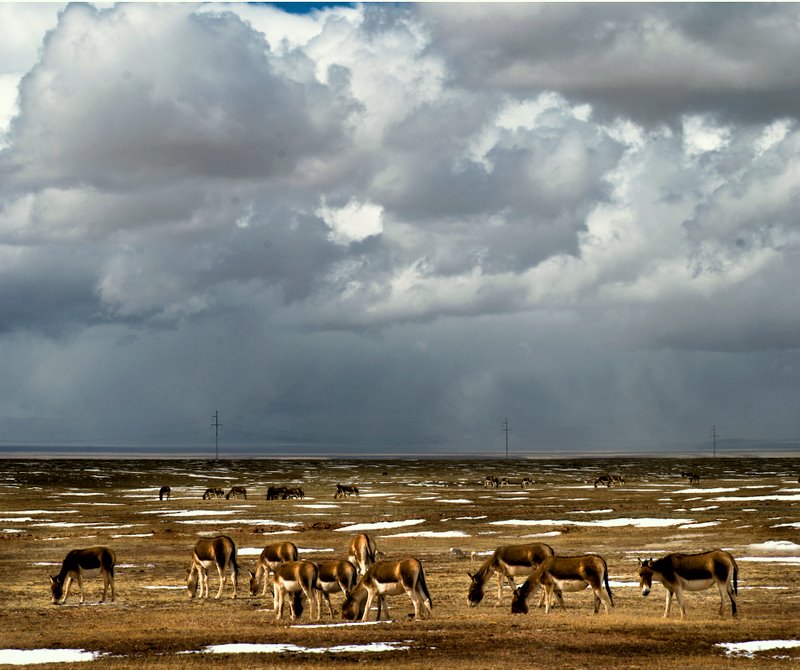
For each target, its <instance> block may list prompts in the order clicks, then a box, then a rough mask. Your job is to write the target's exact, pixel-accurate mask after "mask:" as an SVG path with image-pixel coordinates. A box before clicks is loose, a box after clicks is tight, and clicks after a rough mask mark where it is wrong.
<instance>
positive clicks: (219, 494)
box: [203, 488, 225, 500]
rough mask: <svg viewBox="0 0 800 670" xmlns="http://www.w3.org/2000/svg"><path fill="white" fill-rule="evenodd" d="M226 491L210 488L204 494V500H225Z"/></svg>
mask: <svg viewBox="0 0 800 670" xmlns="http://www.w3.org/2000/svg"><path fill="white" fill-rule="evenodd" d="M224 497H225V491H223V490H222V489H216V488H208V489H206V492H205V493H204V494H203V500H211V498H224Z"/></svg>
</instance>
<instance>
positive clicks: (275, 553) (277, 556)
mask: <svg viewBox="0 0 800 670" xmlns="http://www.w3.org/2000/svg"><path fill="white" fill-rule="evenodd" d="M297 556H298V552H297V545H295V544H294V542H276V543H275V544H268V545H267V546H266V547H264V549H262V550H261V555H260V556H259V557H258V561H256V571H255V572H250V595H253V596H255V595H257V594H258V591H259V590H260V591H261V595H262V596H265V595H267V587H268V586H269V573H270V572H272V571H273V570H274V569H275V566H277V565H280V564H281V563H286V561H296V560H297Z"/></svg>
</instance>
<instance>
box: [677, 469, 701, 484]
mask: <svg viewBox="0 0 800 670" xmlns="http://www.w3.org/2000/svg"><path fill="white" fill-rule="evenodd" d="M681 477H683V478H684V479H688V480H689V483H690V484H699V483H700V475H698V474H697V473H696V472H681Z"/></svg>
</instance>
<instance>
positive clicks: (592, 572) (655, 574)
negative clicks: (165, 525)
mask: <svg viewBox="0 0 800 670" xmlns="http://www.w3.org/2000/svg"><path fill="white" fill-rule="evenodd" d="M681 476H682V477H684V478H686V479H688V480H689V481H690V482H692V483H695V482H699V479H700V478H699V476H698V475H697V474H696V473H694V472H683V473H681ZM799 481H800V480H799ZM532 483H533V482H532V481H531V480H530V479H529V478H524V479H522V480H521V481H519V482H516V481H515V482H510V481H509V480H508V479H506V478H502V479H498V478H497V477H494V476H492V475H488V476H487V477H486V478H485V480H484V482H483V484H484V486H486V487H492V488H494V487H500V486H511V485H512V484H513V485H519V486H522V487H523V488H524V487H526V486H528V485H530V484H532ZM624 483H625V479H624V477H622V476H621V475H619V474H607V475H601V476H599V477H597V479H596V480H595V482H594V485H595V487H597V486H598V485H605V486H608V487H611V486H620V485H623V484H624ZM158 495H159V500H169V499H170V495H171V489H170V487H168V486H164V487H161V489H160V491H159V494H158ZM350 495H354V496H358V488H357V487H356V486H355V485H353V484H349V485H343V484H337V486H336V493H335V495H334V497H335V498H342V497H345V496H350ZM212 497H218V498H223V497H224V498H227V499H231V498H239V497H242V498H244V499H247V491H246V490H245V488H244V487H241V486H234V487H232V488H231V489H230V491H229V492H228V493H227V494H226V493H225V492H224V491H223V490H222V489H218V488H209V489H207V490H206V492H205V493H204V494H203V499H209V498H212ZM292 497H296V498H302V497H304V493H303V490H302V489H301V488H297V487H295V488H291V487H283V486H280V487H272V486H271V487H269V489H268V492H267V499H268V500H277V499H284V500H285V499H287V498H292ZM454 551H455V550H454ZM454 555H464V554H463V552H460V553H459V554H455V553H454ZM381 559H382V555H381V552H378V550H377V547H376V544H375V540H374V539H373V538H371V537H370V536H369V535H367V534H366V533H359V534H358V535H356V536H355V537H353V538H352V539H351V541H350V542H349V544H348V547H347V554H346V557H345V558H342V559H339V560H327V561H309V560H300V559H299V556H298V549H297V546H296V545H295V544H294V543H292V542H279V543H275V544H270V545H267V546H266V547H264V549H263V551H262V552H261V555H260V556H259V557H258V559H257V561H256V564H255V566H254V567H255V572H253V571H248V572H249V575H250V594H251V595H252V596H258V595H261V596H266V594H267V590H268V585H269V582H270V577H271V581H272V597H273V608H274V611H275V613H276V618H277V619H278V620H281V619H282V618H283V614H284V610H285V606H286V603H287V601H288V603H289V613H290V618H291V620H292V621H294V620H296V619H297V618H299V617H300V616H301V615H302V613H303V609H304V604H303V603H304V600H305V601H307V602H308V603H309V609H310V610H311V612H312V614H313V613H314V610H315V609H316V612H315V615H316V618H317V619H320V618H321V616H322V611H321V610H322V601H323V600H324V601H325V602H326V603H327V609H328V614H329V616H331V617H333V607H332V606H331V600H330V596H331V594H338V593H341V594H342V595H343V596H344V601H343V604H342V610H341V614H342V618H343V619H348V620H353V619H356V620H361V621H366V619H367V616H368V614H369V612H370V611H371V609H372V606H373V605H377V615H376V618H377V619H378V620H380V619H381V616H382V614H384V615H385V616H386V618H388V617H389V610H388V607H387V604H386V597H387V596H393V595H403V594H405V595H407V596H408V597H409V598H410V600H411V602H412V604H413V607H414V617H415V618H417V619H419V618H422V617H423V616H425V615H427V616H430V614H431V609H432V607H433V602H432V599H431V596H430V593H429V591H428V586H427V584H426V581H425V571H424V570H423V567H422V563H421V562H420V561H419V560H417V559H416V558H405V559H402V560H397V561H390V560H381ZM115 563H116V555H115V553H114V551H113V550H111V549H110V548H108V547H90V548H86V549H74V550H72V551H70V552H69V553H68V554H67V556H66V558H64V561H63V563H62V565H61V570H60V572H59V574H58V575H55V576H51V577H50V582H51V592H52V597H53V603H55V604H62V603H64V602H65V601H66V599H67V596H68V595H69V590H70V587H71V585H72V582H73V581H75V582H77V584H78V588H79V589H80V602H81V603H83V602H84V589H83V577H84V576H93V575H96V574H98V573H99V574H100V575H101V576H102V578H103V597H102V600H101V602H104V601H105V599H106V596H107V593H108V590H109V587H110V589H111V601H112V602H113V601H114V598H115V590H114V565H115ZM212 569H216V571H217V575H218V577H219V589H218V591H217V594H216V596H215V597H216V598H220V597H221V596H222V594H223V591H224V587H225V582H226V581H227V580H228V578H230V582H231V587H232V597H233V598H235V597H236V596H237V587H238V580H239V564H238V561H237V555H236V544H235V543H234V541H233V539H231V538H230V537H228V536H227V535H218V536H216V537H212V538H202V539H200V540H198V541H197V543H196V544H195V546H194V548H193V550H192V555H191V563H190V566H189V568H188V569H187V571H186V584H187V587H188V590H189V595H190V597H191V598H194V597H200V598H204V597H205V598H207V597H208V596H209V588H208V577H209V570H212ZM467 574H468V575H469V578H470V581H471V583H470V586H469V590H468V594H467V599H468V602H469V605H470V606H471V607H474V606H476V605H478V604H479V603H480V602H481V601H482V600H483V597H484V593H485V588H486V584H487V582H488V581H489V579H490V578H491V577H492V575H494V574H496V575H497V602H496V603H495V607H498V606H500V605H501V604H502V600H503V584H504V582H507V583H508V585H509V586H510V588H511V591H512V594H513V596H512V602H511V611H512V612H513V613H527V612H528V602H529V601H530V600H531V598H533V597H534V595H535V594H536V593H537V592H540V591H541V596H540V599H539V606H544V607H545V611H546V612H547V613H549V611H550V609H551V607H552V606H553V605H555V604H560V605H561V607H562V609H566V608H565V607H564V599H563V593H564V592H576V591H583V590H585V589H587V588H588V589H590V590H591V592H592V594H593V598H594V612H595V614H597V613H598V612H599V609H600V605H601V604H602V605H603V608H604V610H605V612H606V614H608V613H609V607H613V606H614V599H613V595H612V593H611V588H610V587H609V582H608V566H607V564H606V561H605V559H604V558H603V557H602V556H599V555H597V554H585V555H580V556H561V555H559V554H557V553H556V551H555V549H554V548H553V547H552V546H550V545H548V544H545V543H541V542H536V543H529V544H516V545H505V546H500V547H498V548H497V549H496V550H495V551H494V552H493V553H492V555H491V556H489V557H488V558H487V559H486V560H485V561H484V562H483V563H482V564H481V565H480V567H479V568H478V569H477V570H476V571H475V573H474V574H473V573H470V572H467ZM638 576H639V583H640V588H641V592H642V595H643V596H647V595H648V594H649V593H650V591H651V589H652V584H653V581H654V580H655V581H658V582H660V583H661V584H662V585H663V586H664V587H665V589H666V603H665V608H664V617H668V616H669V614H670V609H671V606H672V600H673V597H674V599H675V600H676V601H677V603H678V606H679V608H680V616H681V619H683V618H684V617H685V615H686V608H685V605H684V592H685V591H700V590H705V589H709V588H712V587H714V586H716V587H717V589H718V590H719V594H720V609H719V613H720V615H723V614H724V611H725V596H726V595H727V597H728V600H729V601H730V605H731V613H732V615H733V616H736V612H737V608H736V596H737V594H738V566H737V564H736V561H735V559H734V558H733V556H731V555H730V554H729V553H728V552H726V551H723V550H721V549H715V550H712V551H706V552H703V553H697V554H682V553H671V554H667V555H666V556H664V557H662V558H659V559H657V560H656V559H652V558H651V559H646V560H642V559H639V570H638ZM515 578H516V579H524V581H523V582H522V584H521V585H520V586H517V584H516V582H515ZM315 605H316V608H315V607H314V606H315Z"/></svg>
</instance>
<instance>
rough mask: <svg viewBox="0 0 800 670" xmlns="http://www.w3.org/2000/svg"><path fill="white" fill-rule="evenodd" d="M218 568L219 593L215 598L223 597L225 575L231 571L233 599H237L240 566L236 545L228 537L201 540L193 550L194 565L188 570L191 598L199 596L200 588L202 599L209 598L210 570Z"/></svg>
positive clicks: (187, 582)
mask: <svg viewBox="0 0 800 670" xmlns="http://www.w3.org/2000/svg"><path fill="white" fill-rule="evenodd" d="M211 567H216V568H217V574H218V575H219V591H217V595H216V596H214V597H215V598H219V597H220V596H222V590H223V588H224V587H225V573H226V571H227V570H228V568H230V569H231V584H232V585H233V595H232V596H231V597H232V598H235V597H236V588H237V586H238V582H239V566H238V565H237V563H236V545H235V544H234V542H233V540H232V539H231V538H229V537H228V536H227V535H217V537H211V538H201V539H199V540H198V541H197V543H196V544H195V545H194V549H193V550H192V563H191V565H190V566H189V568H188V569H187V570H186V586H187V587H188V589H189V597H190V598H194V597H195V596H196V595H197V587H198V585H199V586H200V596H199V597H200V598H208V569H209V568H211Z"/></svg>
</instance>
